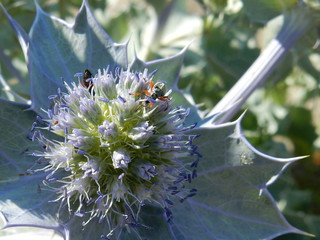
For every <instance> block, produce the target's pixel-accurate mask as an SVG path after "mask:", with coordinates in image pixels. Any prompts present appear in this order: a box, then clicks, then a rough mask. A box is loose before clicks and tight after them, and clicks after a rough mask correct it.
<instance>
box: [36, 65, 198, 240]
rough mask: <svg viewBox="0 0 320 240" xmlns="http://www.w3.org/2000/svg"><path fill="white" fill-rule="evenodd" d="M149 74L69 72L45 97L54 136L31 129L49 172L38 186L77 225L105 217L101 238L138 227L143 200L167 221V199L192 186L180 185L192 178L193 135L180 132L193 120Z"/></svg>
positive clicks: (184, 195)
mask: <svg viewBox="0 0 320 240" xmlns="http://www.w3.org/2000/svg"><path fill="white" fill-rule="evenodd" d="M154 73H155V72H152V73H150V74H148V71H147V70H145V71H144V72H143V73H141V72H135V73H133V72H130V71H124V70H120V69H119V68H117V69H116V70H115V71H114V72H110V71H108V69H104V70H102V71H101V70H99V71H98V73H97V74H96V75H95V77H93V78H87V77H84V81H85V82H83V80H82V79H81V75H82V74H76V76H78V77H79V83H78V84H76V83H72V84H71V86H70V85H68V84H66V89H67V91H68V92H67V93H62V92H61V91H60V90H59V91H58V93H57V94H56V95H53V96H50V97H49V98H50V99H52V101H53V104H52V107H51V108H50V109H49V110H48V111H47V115H48V119H47V120H46V121H47V123H48V126H47V129H49V131H51V132H53V133H55V134H57V135H59V136H61V137H62V138H61V140H60V141H57V140H50V139H49V138H48V137H44V135H42V134H40V133H39V131H38V130H37V131H35V137H34V139H37V140H38V141H39V142H40V143H41V144H42V145H43V146H44V149H45V150H44V151H43V152H37V153H35V154H34V155H36V156H39V157H40V158H41V159H44V161H45V162H46V166H45V167H44V168H42V169H40V170H44V171H47V172H48V175H47V178H46V181H45V184H46V185H48V186H49V187H50V186H51V188H52V189H54V190H55V191H56V192H57V199H56V201H58V202H61V203H63V204H65V205H66V206H67V207H68V209H69V212H70V213H72V214H74V215H76V216H78V217H82V218H83V225H86V224H87V223H88V222H90V221H91V220H92V219H94V218H98V219H99V222H100V223H102V222H104V221H106V222H107V224H108V225H109V226H110V229H109V231H110V232H109V234H108V235H107V236H108V237H109V236H111V235H112V233H113V231H114V230H115V229H117V228H122V227H124V226H132V227H134V226H137V225H138V224H139V223H138V221H139V212H140V209H141V207H143V206H144V205H145V204H146V203H151V204H158V205H159V206H161V207H162V208H163V209H164V210H165V212H166V216H167V220H168V221H170V220H171V218H172V215H171V210H170V207H171V205H172V204H173V199H174V198H178V199H180V201H183V200H184V199H186V198H187V197H191V196H193V195H195V192H196V190H195V189H188V188H187V187H185V185H184V184H185V183H186V182H191V180H192V179H193V178H194V177H195V176H196V171H195V167H196V165H197V161H198V159H195V160H194V161H193V162H186V160H185V159H190V158H186V157H189V156H191V155H194V156H195V157H196V155H197V154H196V147H195V146H194V145H193V139H194V138H195V137H197V136H194V135H186V130H189V129H190V128H192V127H194V126H185V124H184V121H185V119H186V117H187V116H188V110H186V109H184V108H183V107H173V106H172V102H173V101H174V100H173V99H170V97H169V95H170V91H168V92H167V90H166V84H165V83H164V82H161V81H157V82H154V81H153V80H152V78H153V76H154ZM38 171H39V170H38ZM61 173H63V174H62V176H63V177H61ZM52 182H55V183H58V184H59V185H58V187H57V186H56V185H54V187H53V186H52V184H51V183H52Z"/></svg>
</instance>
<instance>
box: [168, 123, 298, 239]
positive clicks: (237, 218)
mask: <svg viewBox="0 0 320 240" xmlns="http://www.w3.org/2000/svg"><path fill="white" fill-rule="evenodd" d="M192 133H194V134H200V137H199V138H197V139H196V140H195V143H196V144H197V146H198V147H199V152H200V153H201V155H202V156H203V158H202V159H201V160H200V163H199V166H198V169H197V170H198V174H197V175H198V177H197V178H196V179H194V182H193V183H192V186H193V187H194V188H196V189H197V190H198V191H197V195H196V196H195V197H192V198H190V199H188V200H186V202H185V203H183V204H176V205H175V208H173V211H174V221H173V222H174V224H173V226H172V232H173V235H174V236H175V238H176V239H197V238H201V239H228V240H229V239H230V240H232V239H252V240H255V239H272V238H273V237H276V236H279V235H282V234H284V233H289V232H294V233H302V232H301V231H299V230H297V229H295V228H294V227H292V226H290V224H288V222H287V221H286V220H285V219H284V217H283V215H282V214H281V212H280V211H279V209H278V208H277V206H276V203H275V201H274V200H273V198H272V196H271V195H270V194H269V192H268V191H267V189H266V186H267V185H269V184H271V183H272V182H274V181H275V179H277V178H278V177H279V175H280V174H281V172H282V171H283V170H284V169H285V168H286V167H287V166H288V165H289V164H290V163H291V162H293V161H294V160H296V159H297V158H296V159H279V158H274V157H271V156H267V155H264V154H262V153H260V152H258V151H257V150H255V149H254V148H253V147H252V146H251V145H250V144H249V143H248V142H247V140H246V139H245V138H244V136H243V135H242V132H241V129H240V119H239V120H237V121H236V122H234V123H229V124H225V125H220V126H216V127H212V128H209V129H195V130H193V131H192ZM191 225H192V227H189V226H191Z"/></svg>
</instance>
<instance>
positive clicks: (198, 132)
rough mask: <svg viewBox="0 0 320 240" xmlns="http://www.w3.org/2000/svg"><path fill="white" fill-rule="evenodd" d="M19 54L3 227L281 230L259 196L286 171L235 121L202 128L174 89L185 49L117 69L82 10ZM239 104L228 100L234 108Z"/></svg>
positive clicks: (7, 140)
mask: <svg viewBox="0 0 320 240" xmlns="http://www.w3.org/2000/svg"><path fill="white" fill-rule="evenodd" d="M3 12H4V13H5V14H6V15H7V18H8V19H9V21H10V24H11V25H12V27H13V29H14V30H15V31H16V33H17V36H18V38H19V41H20V43H21V46H22V50H23V52H24V55H25V58H26V61H27V64H28V70H29V75H30V81H31V86H30V88H31V91H30V97H31V103H29V101H27V100H23V99H22V102H23V103H20V101H21V97H19V96H18V95H17V94H15V93H13V92H10V93H11V94H12V96H13V98H15V99H16V100H17V101H19V103H18V102H14V101H10V100H6V99H1V100H0V101H1V105H0V109H1V110H0V112H1V114H0V123H1V124H0V126H1V132H0V134H1V138H0V139H1V144H0V149H1V150H0V152H1V159H0V160H1V166H2V167H1V173H2V174H1V176H2V179H1V182H0V190H1V191H0V199H1V201H0V210H1V215H2V219H3V220H4V226H3V227H4V228H9V227H15V226H33V227H40V228H47V229H53V230H54V231H56V232H57V233H59V234H61V235H62V236H63V237H64V238H65V239H155V240H156V239H228V240H232V239H271V238H274V237H276V236H279V235H282V234H285V233H299V234H305V233H304V232H302V231H300V230H298V229H296V228H294V227H292V226H291V225H290V224H289V223H288V222H287V221H286V220H285V219H284V217H283V215H282V214H281V212H280V211H279V209H278V208H277V206H276V204H275V201H274V200H273V198H272V196H271V195H270V194H269V192H268V190H267V186H268V185H270V184H271V183H273V182H274V181H275V180H276V179H277V178H278V177H279V176H280V174H281V173H282V172H283V170H284V169H285V168H286V167H287V166H288V165H289V164H290V163H292V162H294V161H296V160H298V159H299V158H291V159H279V158H275V157H271V156H268V155H265V154H263V153H261V152H259V151H257V150H255V149H254V148H253V147H252V146H251V145H250V144H249V143H248V142H247V140H246V139H245V137H244V136H243V134H242V131H241V127H240V124H241V119H242V118H243V115H242V116H241V117H240V118H239V119H238V120H236V121H234V122H231V123H224V122H223V123H219V124H218V122H219V121H218V120H217V119H220V121H221V119H222V118H221V117H223V116H225V115H226V113H227V114H230V112H232V111H234V110H235V109H236V108H235V107H234V106H238V105H239V104H238V103H239V101H231V102H228V104H227V105H226V106H225V108H221V109H219V111H218V112H214V113H213V114H212V115H213V116H208V118H206V119H202V118H201V115H200V114H199V113H198V110H197V108H196V106H195V105H194V104H193V101H192V99H191V100H190V96H189V95H186V93H185V92H184V91H182V90H180V89H179V88H178V78H179V71H180V68H181V66H182V63H183V56H184V54H185V51H187V50H186V49H183V50H182V51H181V52H180V53H178V54H176V55H175V56H172V57H169V58H164V59H160V60H155V61H151V62H143V61H141V60H139V59H138V58H137V57H134V59H133V60H132V61H130V62H129V61H128V59H127V51H128V49H127V44H117V43H114V42H113V41H112V40H111V38H110V37H109V36H108V35H107V34H106V33H105V32H104V31H103V30H102V28H101V27H100V26H99V25H98V24H97V22H96V20H95V18H94V17H93V15H92V12H91V10H90V8H89V5H88V3H87V1H85V0H84V1H83V4H82V6H81V8H80V11H79V13H78V15H77V17H76V19H75V22H74V24H72V25H69V24H67V23H65V22H64V21H62V20H61V19H58V18H55V17H53V16H50V15H48V14H47V13H45V12H44V11H43V10H42V9H41V8H40V7H39V6H38V5H37V15H36V18H35V21H34V24H33V26H32V28H31V31H30V33H29V34H27V33H25V31H24V30H23V29H22V28H21V27H20V26H19V24H18V23H17V22H16V21H15V20H14V19H12V18H11V17H10V15H9V14H8V13H7V11H6V10H5V8H3ZM238 100H239V99H238Z"/></svg>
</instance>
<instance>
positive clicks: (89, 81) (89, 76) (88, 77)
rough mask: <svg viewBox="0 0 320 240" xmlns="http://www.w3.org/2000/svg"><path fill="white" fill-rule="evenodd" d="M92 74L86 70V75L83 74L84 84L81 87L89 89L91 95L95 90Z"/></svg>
mask: <svg viewBox="0 0 320 240" xmlns="http://www.w3.org/2000/svg"><path fill="white" fill-rule="evenodd" d="M92 77H93V75H92V73H91V72H90V70H89V69H85V70H84V73H83V78H82V82H80V83H81V85H82V86H83V87H84V88H87V89H88V90H89V92H90V93H91V92H92V91H93V90H92V88H93V82H92Z"/></svg>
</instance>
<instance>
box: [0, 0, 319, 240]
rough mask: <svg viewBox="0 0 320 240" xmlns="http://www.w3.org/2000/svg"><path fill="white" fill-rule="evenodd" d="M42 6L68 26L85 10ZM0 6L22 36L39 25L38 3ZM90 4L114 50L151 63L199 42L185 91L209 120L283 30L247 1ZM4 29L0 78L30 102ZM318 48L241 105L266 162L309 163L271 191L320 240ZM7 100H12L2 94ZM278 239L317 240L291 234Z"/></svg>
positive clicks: (299, 51)
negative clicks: (250, 12)
mask: <svg viewBox="0 0 320 240" xmlns="http://www.w3.org/2000/svg"><path fill="white" fill-rule="evenodd" d="M38 2H39V5H40V6H41V7H42V8H43V9H44V10H45V11H46V12H48V13H50V14H53V15H55V16H57V17H60V18H63V19H66V21H67V22H71V21H72V19H73V18H74V16H75V15H76V13H77V11H78V8H79V6H80V5H81V0H71V1H66V0H60V1H58V0H38ZM243 2H244V3H246V2H247V1H243ZM287 2H288V1H287ZM1 3H2V4H3V6H5V8H6V9H7V10H8V11H9V13H10V14H11V15H12V17H13V18H14V19H16V20H17V21H18V22H19V23H20V24H21V25H22V27H23V28H24V29H26V30H27V31H29V30H30V28H31V25H32V22H33V19H34V17H35V5H34V2H33V0H20V1H17V0H2V1H1ZM89 3H90V5H91V7H92V10H93V12H94V14H95V16H96V17H97V20H98V22H99V23H100V24H101V25H102V26H103V28H104V29H105V30H106V32H107V33H108V34H109V35H110V36H111V38H112V39H113V40H114V41H116V42H126V41H128V40H129V39H130V42H129V48H132V49H133V47H134V49H135V50H136V52H137V55H138V56H139V57H140V58H142V59H143V60H153V59H155V58H159V57H165V56H170V55H172V54H174V53H177V52H178V51H179V50H180V49H182V48H183V47H185V46H186V45H188V44H190V43H191V44H190V46H189V50H188V52H187V53H186V56H185V65H184V68H183V69H182V73H181V79H180V82H179V84H180V87H181V88H182V89H185V91H190V92H191V93H192V96H193V98H194V100H195V102H196V103H197V104H201V106H200V109H201V110H202V111H203V113H205V111H206V110H211V108H212V107H213V106H214V105H215V104H216V103H217V102H218V101H219V100H220V99H221V98H222V97H223V96H224V94H225V93H226V92H227V91H228V90H229V89H230V88H231V87H232V86H233V84H234V83H235V82H236V81H237V79H239V78H240V77H241V75H242V74H243V73H244V72H245V71H246V70H247V69H248V67H249V66H250V65H251V64H252V63H253V61H254V60H255V59H256V58H257V57H258V55H259V54H260V52H261V51H262V50H263V48H264V47H265V46H266V44H267V43H268V42H269V41H270V40H271V39H272V38H273V37H274V36H275V35H276V33H277V31H278V29H279V27H280V26H281V17H276V18H274V19H272V20H270V21H268V22H267V21H265V22H264V23H261V22H252V21H250V19H249V18H248V16H247V15H246V13H245V11H244V9H243V5H242V2H241V1H240V0H239V1H238V0H229V1H227V0H198V1H196V0H186V1H184V0H177V1H174V0H165V1H157V0H89ZM289 3H290V4H292V1H289ZM276 10H277V11H278V10H279V9H276ZM275 13H277V12H273V13H272V14H273V15H272V17H273V16H275V15H276V14H275ZM268 17H269V16H268ZM0 25H1V28H0V39H1V45H0V73H1V74H2V75H3V77H4V78H5V79H6V80H7V82H8V83H9V84H10V86H11V88H12V89H13V90H15V91H16V92H18V93H19V94H20V95H22V96H24V97H26V98H28V95H29V80H28V74H27V67H26V64H25V60H24V57H23V54H22V51H21V49H20V47H19V42H18V40H17V38H16V37H15V34H14V32H13V30H12V29H11V27H10V25H9V23H8V21H7V19H6V18H5V16H4V14H3V13H2V12H1V13H0ZM316 41H317V31H316V29H312V30H311V31H309V32H308V33H307V34H306V35H305V37H304V38H303V39H301V40H300V42H299V43H298V44H297V45H296V46H295V48H294V49H292V51H291V52H290V54H289V55H288V56H287V57H286V59H285V60H284V61H283V62H282V63H281V64H279V66H278V68H277V69H276V70H275V72H274V73H273V74H272V76H271V77H270V79H269V80H268V81H267V83H266V84H265V86H263V87H261V88H260V89H259V90H258V91H256V92H255V93H254V94H253V95H252V97H251V98H250V99H249V100H248V101H247V104H246V106H244V107H243V109H248V111H247V114H246V116H245V118H244V120H243V128H244V132H245V135H246V136H247V138H248V139H249V140H250V142H251V143H252V144H253V145H254V146H255V147H257V148H258V149H259V150H261V151H263V152H265V153H267V154H270V155H274V156H278V157H290V156H298V155H309V157H307V158H305V159H303V160H300V161H299V162H298V163H295V164H294V165H293V166H292V167H290V169H289V170H287V171H286V173H285V174H284V175H283V176H282V177H281V178H280V179H279V180H278V181H277V182H276V183H275V184H273V185H272V186H271V188H270V190H271V192H272V194H273V195H274V196H275V198H276V200H277V201H278V203H279V207H280V209H282V210H283V212H284V214H285V216H286V217H287V218H288V220H289V221H290V223H292V224H293V225H294V226H296V227H297V228H300V229H302V230H305V231H306V232H310V233H313V234H316V235H318V236H320V229H319V228H318V227H317V226H318V225H319V222H320V188H319V185H320V138H319V132H320V121H319V117H320V96H319V86H320V85H319V76H320V74H319V70H320V67H319V66H320V55H319V48H313V46H314V44H315V43H316ZM133 54H134V52H133V51H131V56H132V55H133ZM164 80H165V79H164ZM0 96H1V97H4V98H6V97H7V95H6V93H5V92H4V91H1V92H0ZM277 239H279V240H280V239H283V240H285V239H309V238H308V237H303V236H295V235H286V236H282V237H279V238H277Z"/></svg>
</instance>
